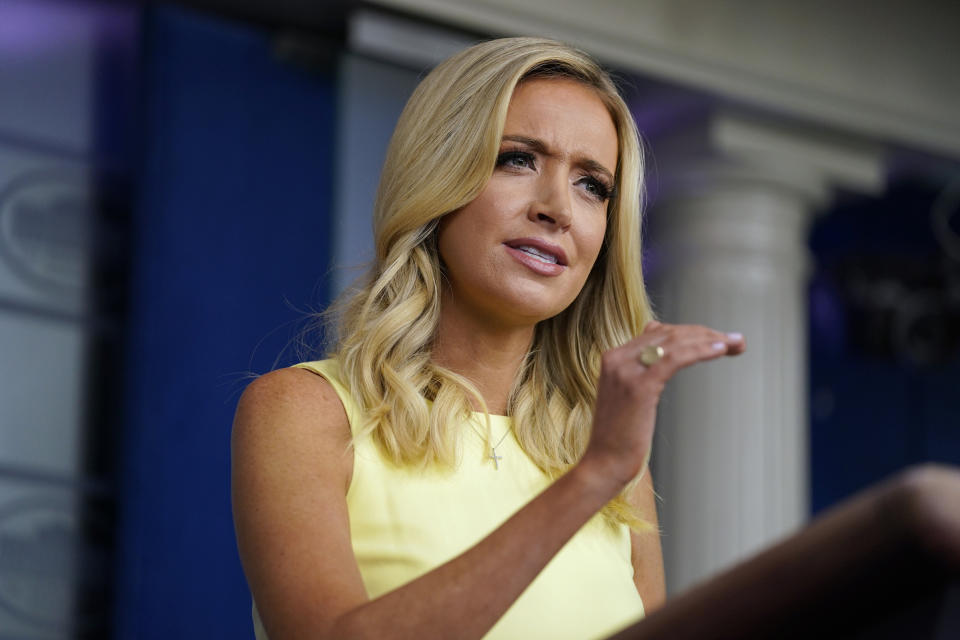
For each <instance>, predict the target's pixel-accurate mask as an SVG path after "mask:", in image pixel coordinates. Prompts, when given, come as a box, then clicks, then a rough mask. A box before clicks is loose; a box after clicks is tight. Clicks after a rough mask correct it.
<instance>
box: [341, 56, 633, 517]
mask: <svg viewBox="0 0 960 640" xmlns="http://www.w3.org/2000/svg"><path fill="white" fill-rule="evenodd" d="M535 77H536V78H539V77H562V78H570V79H574V80H576V81H578V82H581V83H583V84H584V85H586V86H588V87H590V88H592V89H593V90H594V91H595V92H596V94H597V96H598V97H599V98H600V99H601V100H602V101H603V103H604V104H605V105H606V107H607V109H608V110H609V112H610V115H611V117H612V119H613V121H614V124H615V127H616V130H617V139H618V160H617V169H616V176H615V178H616V184H617V188H616V192H615V194H614V196H613V197H612V198H611V200H610V201H609V203H608V208H607V216H608V224H607V229H606V236H605V238H604V241H603V246H602V248H601V250H600V254H599V257H598V258H597V261H596V263H595V265H594V267H593V269H592V271H591V273H590V274H589V276H588V278H587V281H586V283H585V285H584V287H583V289H582V290H581V292H580V293H579V295H578V296H577V298H576V299H575V300H574V302H573V303H572V304H571V305H570V306H569V307H568V308H566V309H565V310H564V311H562V312H561V313H560V314H559V315H557V316H555V317H553V318H550V319H548V320H544V321H542V322H540V323H539V324H538V325H537V327H536V330H535V332H534V339H533V343H532V346H531V349H530V351H529V353H528V354H527V357H526V360H525V362H524V364H523V366H522V367H521V369H520V371H519V373H518V375H517V378H516V380H515V381H514V385H513V390H512V392H511V395H510V398H509V401H508V409H507V410H508V414H509V415H510V416H511V417H512V418H513V424H514V432H515V434H516V437H517V440H518V441H519V442H520V445H521V446H522V447H523V448H524V450H525V451H526V452H527V454H528V455H529V456H530V458H531V459H532V460H533V461H534V462H535V463H536V464H537V465H538V466H539V467H540V468H541V469H542V470H543V471H544V472H545V473H546V474H547V475H548V476H550V477H554V478H555V477H558V476H560V475H561V474H563V473H564V472H565V471H567V470H568V469H569V468H570V467H571V466H572V465H574V464H575V463H576V462H577V461H578V460H579V459H580V457H581V456H582V455H583V453H584V451H585V449H586V446H587V443H588V440H589V436H590V428H591V425H592V421H593V407H594V402H595V400H596V395H597V378H598V376H599V373H600V357H601V354H602V353H603V352H604V351H606V350H607V349H611V348H614V347H617V346H619V345H621V344H623V343H625V342H627V341H628V340H630V339H631V338H633V337H634V336H636V335H637V334H639V333H640V332H641V331H642V329H643V327H644V325H645V324H646V322H647V321H648V320H650V319H651V318H652V312H651V309H650V304H649V301H648V299H647V296H646V292H645V290H644V286H643V278H642V274H641V264H640V255H641V253H640V231H641V224H640V215H641V214H640V211H641V196H642V184H641V176H642V154H641V149H640V142H639V136H638V133H637V130H636V125H635V124H634V122H633V118H632V116H631V114H630V111H629V109H628V108H627V106H626V104H625V103H624V101H623V99H622V98H621V97H620V95H619V93H618V92H617V89H616V87H615V86H614V84H613V82H612V81H611V79H610V77H609V76H608V75H607V74H606V72H604V71H603V70H602V69H601V68H600V66H599V65H598V64H597V63H596V62H594V61H593V60H592V59H591V58H590V57H589V56H588V55H587V54H585V53H583V52H581V51H578V50H576V49H573V48H571V47H569V46H567V45H564V44H562V43H559V42H555V41H552V40H547V39H542V38H505V39H500V40H492V41H489V42H484V43H481V44H478V45H475V46H473V47H470V48H468V49H466V50H464V51H462V52H460V53H458V54H457V55H455V56H453V57H451V58H449V59H448V60H446V61H445V62H443V63H442V64H440V65H439V66H437V67H436V68H435V69H434V70H433V71H432V72H431V73H430V74H429V75H427V77H426V78H425V79H424V80H423V81H422V82H421V83H420V85H419V86H418V87H417V89H416V90H415V91H414V93H413V95H412V96H411V98H410V100H409V101H408V102H407V105H406V107H405V108H404V110H403V113H402V114H401V116H400V120H399V122H398V123H397V127H396V130H395V131H394V134H393V137H392V139H391V141H390V146H389V148H388V150H387V157H386V161H385V164H384V168H383V173H382V176H381V179H380V187H379V190H378V192H377V199H376V204H375V209H374V237H375V243H376V257H375V260H374V263H373V264H372V266H371V269H370V273H369V274H368V276H367V280H366V282H365V283H364V284H363V285H361V286H360V287H357V288H354V289H352V290H348V291H347V292H346V293H345V294H344V295H343V296H342V297H341V299H340V300H339V301H338V303H337V304H336V305H335V306H334V309H335V311H334V314H335V317H336V325H337V326H336V338H335V343H334V349H333V353H332V355H333V356H334V357H336V358H337V359H338V360H339V362H340V368H341V371H342V374H343V378H344V382H345V383H346V384H347V386H348V388H350V389H351V391H352V393H353V397H354V400H355V401H356V402H357V404H358V405H359V407H360V409H361V413H362V415H364V421H363V423H362V424H360V425H355V426H354V430H355V437H358V438H359V437H364V436H367V435H370V436H372V437H373V439H374V441H375V442H376V443H377V445H378V446H379V448H380V449H381V451H382V452H383V453H384V454H385V455H386V456H387V457H388V458H390V459H392V460H393V461H394V462H396V463H398V464H404V465H429V464H442V465H449V464H452V463H453V462H454V460H455V456H456V449H457V437H458V435H457V432H456V430H452V429H449V428H447V425H449V424H451V421H455V420H458V419H465V418H467V417H468V416H469V415H470V413H471V412H472V409H473V406H480V407H483V408H484V410H485V409H486V404H485V403H484V401H483V398H482V397H480V394H479V393H478V391H477V389H476V388H475V386H474V385H473V384H472V383H471V382H470V381H469V380H467V379H465V378H464V377H462V376H460V375H458V374H456V373H455V372H453V371H450V370H449V369H445V368H443V367H441V366H438V365H437V364H435V363H433V362H431V349H432V344H433V339H434V336H435V334H436V330H437V326H438V323H439V317H440V291H441V286H442V281H443V275H442V267H441V261H440V256H439V253H438V249H437V225H438V222H439V220H440V218H442V217H443V216H444V215H445V214H447V213H450V212H452V211H455V210H457V209H459V208H461V207H463V206H464V205H466V204H467V203H469V202H471V201H472V200H473V199H474V198H476V197H477V195H479V193H480V192H481V191H482V190H483V188H484V187H485V185H486V184H487V181H488V180H489V179H490V176H491V175H492V173H493V170H494V167H495V163H496V157H497V154H498V151H499V148H500V144H501V136H502V135H503V128H504V123H505V120H506V116H507V108H508V106H509V103H510V98H511V96H512V95H513V91H514V88H515V87H516V86H517V85H518V83H521V82H523V81H524V80H527V79H530V78H535ZM471 401H472V402H471ZM484 412H485V413H486V411H484ZM487 427H488V434H487V438H488V439H489V438H490V434H489V420H488V421H487ZM625 493H626V490H625V492H624V494H621V495H620V496H618V497H617V498H616V499H614V500H613V501H611V502H610V503H609V504H608V505H606V506H605V507H604V509H603V514H604V516H605V518H606V519H607V521H608V522H610V523H618V522H622V523H626V524H629V525H631V526H633V527H635V528H642V527H643V524H644V523H642V522H641V521H640V520H639V519H638V518H637V517H636V515H635V514H634V513H633V511H632V510H631V508H630V507H629V505H628V503H627V502H626V500H625Z"/></svg>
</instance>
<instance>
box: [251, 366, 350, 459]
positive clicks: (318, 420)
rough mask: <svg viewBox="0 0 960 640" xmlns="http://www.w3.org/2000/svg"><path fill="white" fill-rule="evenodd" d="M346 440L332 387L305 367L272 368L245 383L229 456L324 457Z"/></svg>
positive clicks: (346, 430)
mask: <svg viewBox="0 0 960 640" xmlns="http://www.w3.org/2000/svg"><path fill="white" fill-rule="evenodd" d="M349 441H350V425H349V422H348V420H347V414H346V411H345V410H344V407H343V404H342V403H341V401H340V398H339V397H338V396H337V393H336V391H334V389H333V386H332V385H331V384H330V383H329V382H327V381H326V380H325V379H324V378H322V377H320V376H318V375H317V374H315V373H313V372H311V371H308V370H306V369H299V368H288V369H278V370H277V371H271V372H270V373H267V374H265V375H263V376H260V377H259V378H257V379H256V380H254V381H253V382H251V383H250V385H249V386H248V387H247V388H246V390H245V391H244V392H243V395H242V396H241V398H240V402H239V404H238V405H237V413H236V416H235V418H234V422H233V448H234V454H235V455H236V454H237V453H240V452H238V448H240V449H243V448H246V447H250V448H252V449H253V450H254V451H255V452H256V453H257V454H258V455H266V456H269V455H285V454H299V455H308V456H317V455H320V456H322V457H324V458H326V457H327V456H328V455H329V454H330V453H333V452H334V451H337V452H340V453H342V452H343V450H344V448H345V447H346V446H347V445H348V443H349Z"/></svg>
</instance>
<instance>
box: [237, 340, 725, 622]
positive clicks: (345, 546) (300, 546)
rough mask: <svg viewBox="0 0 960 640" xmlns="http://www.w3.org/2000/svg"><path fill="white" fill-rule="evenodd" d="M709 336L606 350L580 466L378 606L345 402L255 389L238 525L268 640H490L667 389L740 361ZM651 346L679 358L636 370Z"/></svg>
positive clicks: (245, 415)
mask: <svg viewBox="0 0 960 640" xmlns="http://www.w3.org/2000/svg"><path fill="white" fill-rule="evenodd" d="M651 324H652V325H653V324H655V323H651ZM656 326H657V327H660V328H662V327H665V326H666V325H656ZM704 331H709V330H706V329H702V328H700V331H699V334H698V335H699V337H698V338H697V339H696V340H694V339H693V338H690V336H688V335H686V333H684V334H683V335H684V336H686V338H687V340H686V342H682V341H681V342H677V341H676V339H675V338H673V337H665V336H664V335H659V336H658V335H655V334H654V332H653V331H651V332H650V333H647V332H645V334H644V335H643V336H641V337H640V338H638V339H637V340H635V341H632V342H631V343H628V344H627V345H624V346H623V347H621V348H620V349H616V350H613V351H611V352H608V353H607V354H606V355H605V356H604V365H603V370H602V373H601V380H600V387H599V388H600V394H599V396H598V401H597V411H596V416H595V420H594V428H593V432H592V435H591V442H590V445H589V446H588V449H587V452H586V453H585V454H584V456H583V458H582V460H581V461H580V463H579V464H578V465H577V466H576V467H574V468H573V469H572V470H571V471H570V472H569V473H568V474H566V475H565V476H563V477H562V478H560V479H558V480H557V481H556V482H554V483H553V484H552V485H551V486H550V487H549V488H548V489H546V490H545V491H544V492H543V493H541V494H540V495H539V496H537V497H536V498H535V499H534V500H532V501H531V502H530V503H528V504H527V505H526V506H525V507H524V508H523V509H521V510H520V511H519V512H517V513H516V514H515V515H514V516H512V517H511V518H510V519H509V520H507V521H506V522H505V523H504V524H503V525H501V526H500V527H499V528H498V529H496V530H495V531H494V532H493V533H491V534H490V535H489V536H488V537H487V538H485V539H483V540H481V541H480V542H479V543H478V544H477V545H476V546H474V547H473V548H471V549H469V550H467V551H466V552H464V553H463V554H461V555H460V556H459V557H457V558H455V559H453V560H451V561H450V562H448V563H446V564H444V565H441V566H440V567H438V568H436V569H434V570H433V571H431V572H429V573H427V574H426V575H424V576H422V577H420V578H419V579H417V580H414V581H413V582H411V583H409V584H407V585H404V586H403V587H400V588H399V589H396V590H395V591H393V592H391V593H388V594H386V595H384V596H381V597H379V598H377V599H375V600H370V599H369V598H368V597H367V595H366V592H365V589H364V587H363V583H362V580H361V577H360V572H359V569H358V567H357V563H356V560H355V558H354V556H353V552H352V547H351V544H350V531H349V520H348V517H347V507H346V499H345V494H346V488H347V486H349V482H350V475H351V473H352V452H349V451H348V447H347V445H348V443H349V438H350V435H349V434H350V432H349V425H348V424H347V418H346V415H345V413H344V410H343V407H342V405H341V404H340V402H339V399H338V398H337V396H336V394H335V392H334V391H333V389H332V388H331V387H330V386H329V384H328V383H327V382H326V381H324V380H322V379H320V378H317V377H316V376H314V375H313V374H311V373H309V372H306V371H303V370H298V369H291V370H283V371H278V372H274V373H271V374H268V375H266V376H264V377H262V378H260V379H258V380H257V381H255V382H254V383H253V384H251V385H250V387H249V388H248V389H247V391H245V392H244V394H243V397H242V399H241V401H240V406H239V407H238V410H237V416H236V419H235V423H234V433H233V445H232V446H233V501H234V518H235V524H236V529H237V541H238V545H239V549H240V556H241V560H242V562H243V566H244V571H245V573H246V575H247V580H248V582H249V583H250V588H251V591H252V593H253V596H254V598H255V600H256V602H257V605H258V608H259V610H260V613H261V617H262V618H263V622H264V625H265V627H266V629H267V631H268V633H269V634H270V637H271V640H285V639H287V638H315V639H321V638H367V637H377V638H380V637H391V638H408V637H409V638H414V637H415V638H422V637H430V638H479V637H481V636H482V635H483V634H485V633H486V632H487V631H488V630H489V629H490V628H491V627H492V626H493V625H494V624H495V623H496V621H497V620H498V619H499V618H500V617H501V616H502V615H503V613H504V612H505V611H506V610H507V609H508V608H509V606H510V605H511V604H512V603H513V602H514V600H516V599H517V597H519V595H520V594H521V593H522V592H523V590H524V589H525V588H526V587H527V585H529V583H530V582H532V580H533V579H534V578H535V577H536V576H537V574H539V573H540V571H541V570H542V569H543V567H544V566H545V565H546V564H547V563H548V562H549V560H550V559H551V558H552V557H553V556H554V555H555V554H556V553H557V551H559V549H560V548H561V547H562V546H563V545H564V544H565V543H566V542H567V540H569V539H570V538H571V537H572V536H573V534H574V533H576V531H577V530H578V529H579V528H580V527H581V526H582V525H583V524H584V523H585V522H586V521H587V520H588V519H589V518H590V517H592V516H593V515H594V514H595V513H596V512H597V511H598V510H599V509H601V508H602V507H603V505H605V504H606V503H607V502H608V501H609V500H610V499H612V498H613V497H614V496H615V495H616V494H617V493H618V492H619V491H620V490H621V489H622V488H623V487H624V486H625V485H626V484H627V482H628V481H629V480H630V479H631V478H632V477H634V476H635V475H636V474H637V473H638V472H639V466H640V464H641V463H642V460H643V459H644V457H645V455H646V452H647V451H648V449H649V446H650V440H651V438H652V435H653V423H654V419H655V408H656V401H657V399H658V398H659V394H660V391H661V390H662V388H663V384H664V383H665V381H666V379H668V378H669V377H670V376H672V375H673V373H674V372H675V371H676V370H677V369H678V368H680V367H682V366H688V365H689V364H692V363H693V362H697V361H700V360H705V359H711V358H715V357H719V356H721V355H724V354H725V353H731V354H732V353H737V352H739V350H740V346H739V345H738V344H737V343H735V342H733V341H729V340H728V342H729V344H728V346H727V348H725V349H723V350H718V349H716V348H713V347H712V346H710V345H712V344H713V343H715V342H716V341H718V340H723V339H724V338H723V337H722V334H718V333H717V332H709V334H705V333H703V332H704ZM660 333H661V334H662V333H663V331H662V330H661V332H660ZM688 333H689V332H688ZM681 337H682V336H681ZM641 338H643V339H645V340H647V341H649V340H651V339H657V340H665V341H664V342H662V343H663V344H664V345H665V346H668V347H669V348H670V350H668V356H667V357H665V358H664V359H663V361H661V363H657V364H655V365H652V366H650V367H644V366H642V365H639V361H638V360H637V358H636V352H637V350H638V348H639V346H642V344H643V340H641ZM693 343H696V345H694V344H693ZM725 344H726V343H725ZM674 347H675V348H674Z"/></svg>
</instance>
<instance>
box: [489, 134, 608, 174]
mask: <svg viewBox="0 0 960 640" xmlns="http://www.w3.org/2000/svg"><path fill="white" fill-rule="evenodd" d="M503 140H504V141H510V142H519V143H521V144H524V145H526V146H528V147H530V148H531V149H533V150H534V151H536V152H537V153H541V154H543V155H545V156H556V155H557V154H556V153H553V151H551V149H550V147H548V146H547V144H546V143H545V142H544V141H543V140H540V139H538V138H529V137H527V136H517V135H507V136H503ZM577 164H578V165H580V166H582V167H583V168H584V169H586V170H588V171H595V172H597V173H600V174H603V175H604V176H606V177H607V179H608V180H609V181H610V184H616V180H615V179H614V177H613V174H612V173H610V171H609V170H608V169H607V168H606V167H605V166H603V165H602V164H600V163H599V162H597V161H596V160H592V159H591V158H583V157H581V158H579V159H578V160H577Z"/></svg>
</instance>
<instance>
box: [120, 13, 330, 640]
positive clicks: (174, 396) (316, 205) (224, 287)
mask: <svg viewBox="0 0 960 640" xmlns="http://www.w3.org/2000/svg"><path fill="white" fill-rule="evenodd" d="M143 38H144V50H145V58H144V60H143V73H142V82H143V87H142V89H143V95H144V96H145V101H144V119H143V123H142V126H143V132H144V134H145V135H144V136H143V137H144V140H145V146H144V148H143V149H142V151H143V155H142V166H141V167H140V170H139V174H140V175H139V187H138V197H137V204H136V210H135V213H134V220H133V252H132V253H133V258H132V260H133V265H132V273H131V283H132V288H131V299H130V302H131V307H130V319H129V324H128V326H129V327H130V329H129V336H128V342H127V354H128V357H127V366H126V371H125V372H124V373H123V374H122V375H123V376H124V377H125V394H124V395H125V405H126V407H127V409H126V420H125V430H126V432H125V435H124V441H123V443H122V451H123V456H122V461H121V464H120V467H121V468H120V471H121V477H120V482H119V484H120V492H121V493H120V498H121V508H120V517H121V525H120V533H119V539H118V552H117V553H118V555H117V571H118V573H117V581H116V611H117V614H116V619H115V625H116V626H115V632H116V637H118V638H124V639H127V638H158V639H159V638H162V639H164V640H168V639H170V638H205V639H210V638H244V637H252V627H251V623H250V609H249V607H250V597H249V594H248V592H247V589H246V584H245V581H244V578H243V574H242V572H241V568H240V565H239V561H238V558H237V551H236V545H235V540H234V536H233V528H232V521H231V514H230V499H229V438H230V423H231V420H232V416H233V411H234V407H235V405H236V400H237V397H238V395H239V392H240V390H241V389H242V387H243V384H244V382H245V380H244V372H248V371H251V370H253V371H258V372H263V371H264V370H267V369H269V368H271V367H272V366H273V364H274V359H275V358H276V357H277V354H278V352H279V351H280V349H281V348H282V347H283V345H284V344H285V343H286V341H287V340H288V338H289V337H290V322H291V321H292V320H295V319H296V318H297V317H298V313H297V312H296V311H294V310H292V309H291V308H290V305H288V303H287V301H289V302H290V303H292V304H294V305H299V306H301V307H303V306H306V305H309V304H314V305H321V304H323V303H324V301H325V300H324V297H325V295H326V289H325V285H324V284H323V282H322V280H321V278H322V276H323V275H324V273H325V271H326V270H327V268H328V256H329V253H330V233H329V230H330V208H331V202H332V197H331V190H332V184H333V181H332V175H333V173H334V167H333V166H332V164H333V149H332V146H333V140H334V136H333V127H334V117H335V114H334V105H335V78H334V74H333V73H332V72H330V71H328V72H323V71H316V70H314V71H311V72H307V71H305V70H302V69H299V68H297V67H294V66H290V65H288V64H285V63H282V62H280V61H278V60H277V59H275V57H274V56H273V54H272V47H271V41H270V38H269V37H268V35H267V34H266V33H265V32H262V31H261V30H258V29H255V28H252V27H248V26H242V25H234V24H231V23H229V22H225V21H223V20H222V19H211V18H207V17H204V16H201V15H198V14H194V13H191V12H188V11H185V10H181V9H173V8H156V9H152V10H148V11H146V12H145V23H144V31H143ZM261 341H262V342H261ZM258 343H260V344H259V347H257V348H256V349H255V347H256V345H258ZM118 373H119V372H118ZM118 384H119V381H118Z"/></svg>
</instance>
